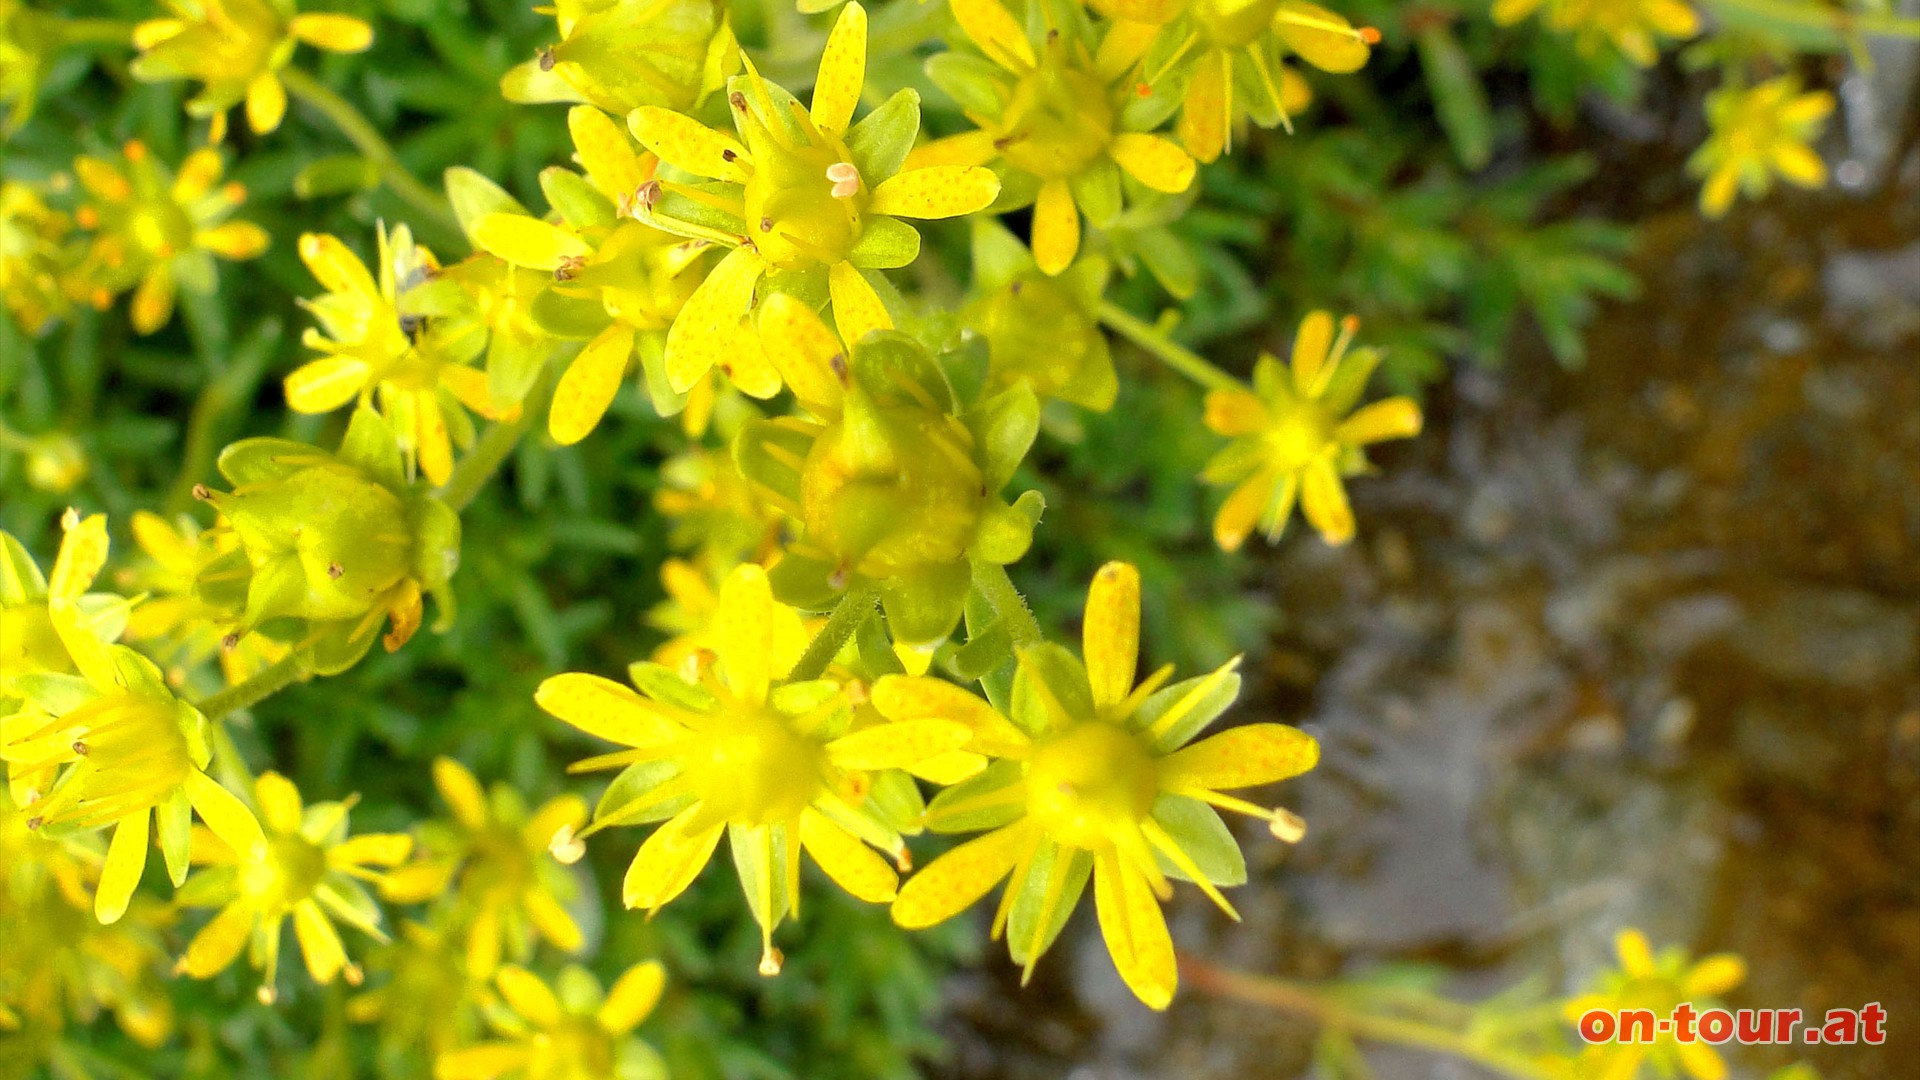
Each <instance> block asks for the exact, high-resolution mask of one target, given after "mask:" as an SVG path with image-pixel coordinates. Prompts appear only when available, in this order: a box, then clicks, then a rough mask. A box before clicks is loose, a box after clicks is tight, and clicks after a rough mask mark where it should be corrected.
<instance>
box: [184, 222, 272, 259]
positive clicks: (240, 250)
mask: <svg viewBox="0 0 1920 1080" xmlns="http://www.w3.org/2000/svg"><path fill="white" fill-rule="evenodd" d="M193 243H194V246H195V247H200V248H205V249H206V250H208V251H211V252H213V253H214V254H215V255H218V256H220V257H221V258H223V259H232V260H234V261H236V262H238V261H242V260H245V259H251V258H254V257H255V256H257V255H259V254H260V253H261V252H263V251H265V250H267V246H268V245H269V244H270V243H272V240H271V238H270V237H268V236H267V230H265V229H263V228H261V227H260V226H258V225H255V224H254V223H253V222H251V221H227V222H222V223H221V224H219V225H216V226H214V227H213V228H211V229H202V230H200V231H199V232H197V233H195V234H194V235H193Z"/></svg>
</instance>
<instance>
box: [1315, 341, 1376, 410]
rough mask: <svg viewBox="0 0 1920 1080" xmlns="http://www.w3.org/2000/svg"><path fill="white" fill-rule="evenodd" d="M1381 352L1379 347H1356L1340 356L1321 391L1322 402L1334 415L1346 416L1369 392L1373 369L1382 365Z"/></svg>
mask: <svg viewBox="0 0 1920 1080" xmlns="http://www.w3.org/2000/svg"><path fill="white" fill-rule="evenodd" d="M1380 360H1381V353H1380V350H1378V349H1372V348H1360V349H1354V350H1353V351H1351V352H1349V353H1347V355H1345V356H1343V357H1341V358H1340V364H1339V366H1338V367H1336V368H1334V370H1333V377H1332V378H1330V379H1328V380H1327V387H1326V389H1325V390H1323V391H1321V393H1320V403H1321V405H1322V406H1324V407H1325V408H1326V410H1327V411H1328V412H1329V413H1331V414H1333V415H1334V416H1345V415H1346V414H1348V413H1350V412H1352V411H1353V407H1354V406H1355V405H1358V404H1360V398H1361V397H1362V396H1363V395H1365V394H1366V392H1367V382H1368V381H1369V380H1371V379H1372V378H1373V371H1374V369H1375V368H1377V367H1379V366H1380Z"/></svg>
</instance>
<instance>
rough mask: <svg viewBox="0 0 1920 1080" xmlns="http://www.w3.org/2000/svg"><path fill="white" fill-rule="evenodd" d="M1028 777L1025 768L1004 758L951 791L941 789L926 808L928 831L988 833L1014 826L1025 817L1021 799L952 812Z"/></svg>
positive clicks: (1019, 763) (1024, 805) (950, 789)
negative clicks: (1003, 826)
mask: <svg viewBox="0 0 1920 1080" xmlns="http://www.w3.org/2000/svg"><path fill="white" fill-rule="evenodd" d="M1025 777H1026V766H1025V765H1024V764H1023V763H1021V762H1018V761H1014V760H1012V759H1010V758H1002V759H1000V760H998V761H995V762H993V763H991V764H989V765H988V766H987V767H986V768H985V769H983V770H981V771H980V772H978V773H975V774H974V775H972V776H969V777H967V778H966V779H965V780H962V781H960V782H959V783H957V784H955V785H953V786H952V787H950V788H943V789H941V791H940V793H939V794H938V795H935V796H934V797H933V801H931V802H929V803H928V804H927V813H926V825H927V828H928V829H930V830H932V831H934V832H937V833H964V832H985V831H986V830H988V829H997V828H999V827H1000V826H1002V825H1007V824H1011V823H1012V822H1014V821H1016V820H1018V819H1019V818H1020V815H1022V814H1024V813H1026V811H1027V808H1026V803H1025V802H1024V801H1023V800H1020V799H1014V800H1010V801H1008V802H1003V803H1000V804H998V805H995V806H989V807H985V808H982V809H969V810H962V811H959V812H953V811H951V810H950V809H949V808H950V807H956V806H965V805H967V804H968V803H972V802H975V801H978V800H981V799H983V798H984V797H986V796H988V795H992V794H993V793H994V792H996V791H1003V790H1005V789H1006V788H1007V787H1009V786H1010V785H1013V784H1017V783H1019V782H1020V781H1021V780H1023V779H1024V778H1025Z"/></svg>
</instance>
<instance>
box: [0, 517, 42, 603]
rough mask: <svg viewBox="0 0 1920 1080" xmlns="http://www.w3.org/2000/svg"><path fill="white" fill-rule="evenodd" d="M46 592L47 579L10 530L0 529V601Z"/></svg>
mask: <svg viewBox="0 0 1920 1080" xmlns="http://www.w3.org/2000/svg"><path fill="white" fill-rule="evenodd" d="M46 595H47V579H46V577H45V575H43V574H41V573H40V567H39V566H37V565H35V563H34V561H33V556H32V555H30V554H28V553H27V546H26V545H25V544H22V543H21V542H20V541H19V539H18V538H16V537H15V536H14V535H13V534H12V533H10V532H6V531H4V530H0V604H4V605H6V606H7V607H12V606H14V605H15V604H24V603H26V602H27V601H29V600H38V599H40V598H42V597H44V596H46Z"/></svg>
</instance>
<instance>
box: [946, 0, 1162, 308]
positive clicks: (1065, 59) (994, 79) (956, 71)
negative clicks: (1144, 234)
mask: <svg viewBox="0 0 1920 1080" xmlns="http://www.w3.org/2000/svg"><path fill="white" fill-rule="evenodd" d="M952 7H953V14H954V17H955V18H956V19H958V20H959V22H960V28H961V30H962V31H964V32H965V33H966V35H967V37H968V38H969V39H970V40H972V42H973V43H974V44H975V45H976V46H978V47H979V49H980V51H981V52H982V53H985V54H986V58H987V59H988V60H989V61H991V63H992V65H993V67H991V68H985V69H983V68H982V66H980V65H978V63H977V61H975V62H974V63H968V60H969V59H971V58H968V57H965V56H963V55H962V54H959V53H946V54H942V55H940V56H935V57H934V58H933V59H932V60H930V61H928V64H927V74H928V76H929V77H930V78H932V79H933V81H934V83H935V84H936V85H938V86H939V87H940V88H941V89H943V90H945V91H946V92H947V93H948V94H949V95H950V96H952V97H953V98H954V100H956V101H958V102H960V104H961V106H962V109H963V111H964V112H965V113H966V115H967V118H968V119H969V120H971V121H972V122H973V123H974V125H975V126H976V127H977V128H978V129H979V130H977V131H971V132H967V133H966V134H963V135H956V136H952V137H950V138H946V139H939V140H935V141H934V142H932V143H929V144H927V145H926V146H923V147H921V148H920V149H919V150H917V151H915V153H914V155H913V157H911V158H909V164H912V163H919V162H924V163H929V164H930V163H933V162H941V163H962V164H968V165H985V164H987V163H989V162H993V161H999V162H1002V163H1004V166H1005V168H1006V170H1007V171H1008V173H1009V179H1008V184H1009V191H1008V196H1010V197H1003V198H1002V200H1001V202H1002V204H1003V205H1006V206H1008V207H1011V206H1016V205H1024V204H1025V203H1026V202H1028V201H1031V202H1032V204H1033V237H1032V247H1033V254H1034V258H1035V259H1037V260H1038V262H1039V264H1040V269H1042V270H1044V271H1045V272H1047V273H1048V274H1058V273H1061V272H1062V271H1064V270H1066V268H1067V267H1068V266H1070V265H1072V263H1073V258H1074V256H1075V254H1077V253H1078V252H1079V250H1080V219H1081V216H1082V215H1083V214H1084V215H1085V216H1086V218H1087V220H1088V221H1090V222H1092V223H1093V224H1094V225H1095V226H1096V227H1098V226H1105V225H1107V224H1110V223H1112V222H1113V221H1115V220H1116V219H1117V218H1119V216H1120V214H1121V211H1122V210H1123V209H1124V207H1125V204H1126V201H1127V199H1126V195H1125V193H1124V192H1125V185H1124V184H1123V182H1122V180H1121V177H1122V174H1125V175H1126V176H1128V177H1131V178H1132V179H1133V180H1134V181H1137V182H1138V183H1139V184H1140V185H1141V186H1142V187H1143V188H1144V189H1145V190H1147V191H1149V192H1158V193H1161V194H1168V195H1177V194H1179V193H1180V192H1183V191H1185V190H1187V187H1188V186H1189V185H1191V184H1192V183H1193V176H1194V169H1195V166H1194V160H1193V157H1192V156H1191V155H1190V154H1188V153H1187V152H1186V151H1185V150H1182V149H1181V148H1180V146H1179V145H1178V144H1177V143H1175V142H1173V141H1172V140H1171V139H1168V138H1166V137H1164V136H1161V135H1154V134H1148V133H1147V131H1148V129H1150V128H1152V127H1156V126H1158V125H1159V123H1160V122H1161V121H1162V120H1164V119H1165V115H1166V108H1165V107H1164V103H1162V102H1159V101H1156V100H1153V99H1152V98H1151V97H1148V98H1143V97H1141V96H1140V93H1139V87H1140V86H1141V85H1142V84H1141V83H1140V81H1139V78H1138V71H1139V58H1140V52H1141V49H1142V48H1143V47H1144V46H1145V44H1146V43H1147V42H1148V41H1150V40H1151V39H1152V36H1153V34H1154V33H1155V30H1154V28H1153V27H1150V26H1146V25H1144V24H1140V23H1120V22H1116V23H1110V24H1108V25H1107V26H1106V28H1105V30H1104V32H1101V33H1099V34H1098V36H1097V37H1096V31H1095V29H1094V27H1093V24H1092V22H1091V21H1090V20H1088V19H1086V18H1085V17H1084V15H1080V16H1079V17H1077V18H1075V19H1073V20H1071V21H1070V22H1068V24H1067V25H1064V26H1048V27H1046V28H1045V29H1044V30H1040V31H1037V32H1038V34H1039V36H1038V38H1037V44H1036V39H1032V38H1030V36H1029V31H1028V29H1027V28H1026V27H1023V26H1022V24H1021V22H1020V20H1018V19H1016V18H1015V17H1014V15H1013V13H1012V12H1010V11H1008V10H1007V8H1006V7H1005V6H1003V5H1002V4H1001V3H1000V2H999V0H958V2H956V3H954V4H953V5H952ZM1076 14H1078V12H1077V10H1076ZM1034 25H1035V26H1036V27H1038V26H1039V25H1040V24H1039V23H1037V22H1036V23H1035V24H1034Z"/></svg>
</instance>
